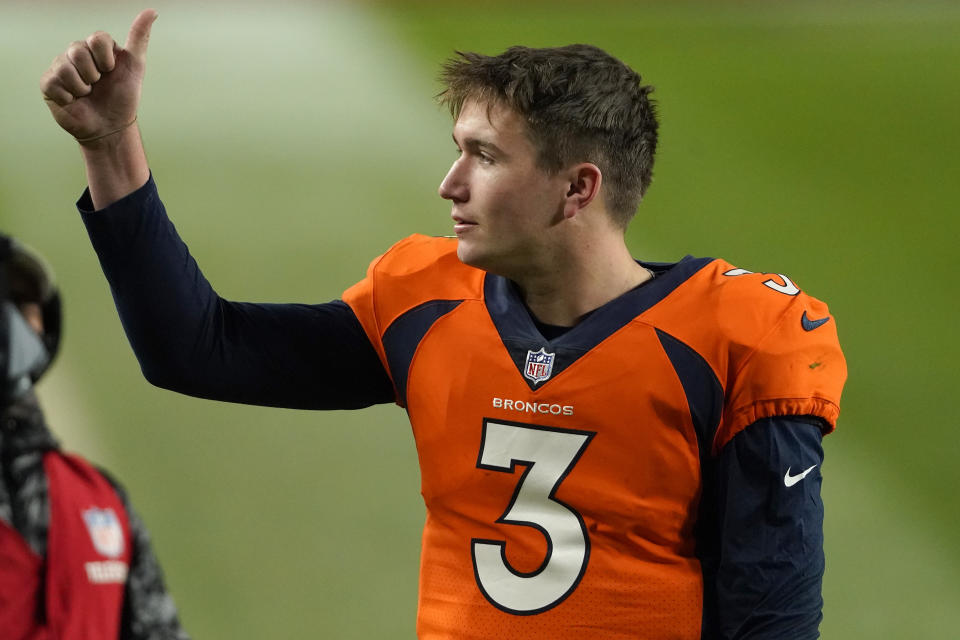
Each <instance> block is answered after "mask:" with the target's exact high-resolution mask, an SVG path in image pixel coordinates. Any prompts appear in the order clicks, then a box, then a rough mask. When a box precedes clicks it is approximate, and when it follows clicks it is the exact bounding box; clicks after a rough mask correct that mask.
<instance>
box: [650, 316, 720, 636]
mask: <svg viewBox="0 0 960 640" xmlns="http://www.w3.org/2000/svg"><path fill="white" fill-rule="evenodd" d="M656 331H657V337H658V338H660V344H661V346H663V350H664V352H665V353H666V354H667V357H668V358H669V359H670V364H672V365H673V368H674V371H676V372H677V376H678V377H679V378H680V384H681V386H683V392H684V393H685V394H686V396H687V406H688V407H689V409H690V417H691V419H692V420H693V427H694V431H696V434H697V448H698V450H699V453H700V478H701V489H700V505H699V509H698V513H697V523H696V525H695V533H694V535H695V537H696V540H697V548H696V554H697V557H698V558H699V559H700V568H701V571H702V572H703V578H704V579H703V588H704V594H703V622H702V625H703V627H702V628H703V629H704V632H705V633H704V635H703V638H711V637H713V636H712V635H710V633H707V632H708V630H712V629H714V628H715V627H716V624H715V622H714V619H715V617H716V605H717V597H716V574H717V567H718V565H719V559H720V545H719V543H718V534H717V531H718V528H719V527H718V524H717V521H718V514H717V482H716V459H715V458H714V456H713V455H712V448H713V439H714V436H715V435H716V433H717V427H718V426H719V424H720V418H721V416H722V414H723V386H722V385H721V384H720V380H719V379H717V376H716V374H715V373H714V372H713V369H712V368H710V365H709V364H708V363H707V361H706V360H704V359H703V357H702V356H701V355H700V354H699V353H697V352H696V351H694V350H693V349H692V348H691V347H690V346H688V345H687V344H686V343H684V342H681V341H680V340H678V339H676V338H674V337H673V336H671V335H670V334H668V333H666V332H664V331H661V330H660V329H657V330H656Z"/></svg>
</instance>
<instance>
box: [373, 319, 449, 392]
mask: <svg viewBox="0 0 960 640" xmlns="http://www.w3.org/2000/svg"><path fill="white" fill-rule="evenodd" d="M461 302H463V300H430V301H429V302H424V303H423V304H421V305H419V306H416V307H414V308H413V309H410V310H409V311H406V312H404V313H403V315H401V316H399V317H397V318H396V319H395V320H394V321H393V322H391V323H390V326H389V327H387V330H386V331H384V332H383V350H384V351H385V352H386V354H387V364H388V366H389V367H390V375H391V377H392V378H393V384H394V386H395V387H396V390H397V399H398V401H399V403H400V405H401V406H404V407H405V406H407V376H408V374H409V373H410V363H411V361H412V360H413V354H414V353H416V351H417V347H419V346H420V341H421V340H423V336H425V335H426V334H427V331H429V330H430V327H432V326H433V323H434V322H436V321H437V320H439V319H440V318H442V317H443V316H445V315H446V314H448V313H450V312H451V311H453V310H454V309H455V308H456V307H457V305H459V304H460V303H461Z"/></svg>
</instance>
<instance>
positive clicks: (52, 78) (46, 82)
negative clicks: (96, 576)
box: [42, 10, 846, 639]
mask: <svg viewBox="0 0 960 640" xmlns="http://www.w3.org/2000/svg"><path fill="white" fill-rule="evenodd" d="M154 18H155V13H154V12H153V11H150V10H147V11H144V12H142V13H141V14H140V15H139V16H138V17H137V18H136V19H135V21H134V23H133V25H132V27H131V30H130V34H129V36H128V39H127V42H126V45H125V46H124V47H122V48H121V47H117V46H115V45H114V43H113V41H112V40H111V39H110V37H109V36H108V35H107V34H104V33H102V32H98V33H95V34H93V35H92V36H90V37H89V38H88V39H87V40H85V41H82V42H77V43H74V44H73V45H71V47H70V48H69V49H68V51H67V52H66V53H65V54H64V55H63V56H61V57H60V58H58V59H57V60H56V61H55V62H54V64H53V66H52V67H51V69H50V70H49V71H48V72H47V74H46V75H45V76H44V79H43V81H42V89H43V93H44V95H45V97H46V98H47V100H48V105H49V106H50V109H51V112H52V113H53V116H54V118H55V119H56V121H57V122H58V123H59V124H60V125H61V126H62V127H63V128H64V129H66V131H67V132H68V133H70V134H71V135H73V136H74V137H75V138H77V139H78V140H79V142H80V146H81V150H82V153H83V156H84V159H85V162H86V167H87V175H88V180H89V192H88V193H86V194H84V196H83V198H82V199H81V201H80V203H79V207H80V209H81V211H82V213H83V216H84V221H85V223H86V224H87V227H88V231H89V233H90V237H91V239H92V241H93V245H94V247H95V248H96V250H97V253H98V254H99V256H100V260H101V264H102V265H103V269H104V272H105V273H106V275H107V278H108V280H109V281H110V285H111V287H112V289H113V293H114V297H115V299H116V302H117V306H118V310H119V312H120V315H121V318H122V320H123V323H124V326H125V329H126V331H127V334H128V337H129V339H130V341H131V344H132V345H133V348H134V350H135V352H136V353H137V356H138V358H139V359H140V362H141V365H142V367H143V369H144V372H145V374H146V375H147V377H148V379H150V380H151V381H152V382H154V383H155V384H158V385H161V386H164V387H167V388H171V389H175V390H178V391H180V392H183V393H188V394H192V395H197V396H202V397H210V398H218V399H221V400H230V401H236V402H247V403H257V404H265V405H276V406H287V407H301V408H357V407H363V406H368V405H370V404H373V403H381V402H390V401H395V402H397V403H398V404H399V405H401V406H403V407H405V408H406V410H407V412H408V414H409V417H410V422H411V425H412V427H413V432H414V436H415V438H416V441H417V448H418V452H419V457H420V467H421V477H422V493H423V496H424V500H425V502H426V507H427V521H426V524H425V527H424V534H423V551H422V558H421V574H420V604H419V617H418V633H419V635H420V637H423V638H454V637H455V638H477V639H489V638H503V637H517V638H533V637H549V638H637V637H641V638H748V637H749V638H796V639H806V638H815V637H817V636H818V624H819V620H820V617H821V613H820V612H821V604H822V601H821V596H820V588H821V579H822V573H823V551H822V503H821V501H820V482H821V477H820V467H819V465H820V463H821V461H822V455H823V454H822V449H821V445H820V441H821V436H822V434H824V433H827V432H829V431H831V430H832V429H833V428H834V426H835V421H836V418H837V415H838V411H839V409H838V403H839V397H840V391H841V388H842V385H843V381H844V379H845V377H846V366H845V363H844V359H843V355H842V353H841V351H840V348H839V345H838V343H837V336H836V330H835V323H834V322H833V320H832V318H831V316H830V315H829V312H828V310H827V308H826V306H825V305H824V304H823V303H821V302H819V301H817V300H815V299H813V298H811V297H808V296H807V295H805V294H804V293H803V292H801V291H800V290H799V289H798V288H797V287H796V286H795V285H794V284H793V282H791V281H790V280H789V279H788V278H786V277H784V276H780V275H763V274H751V273H750V272H747V271H745V270H743V269H736V268H734V267H733V266H731V265H729V264H727V263H725V262H723V261H721V260H713V259H694V258H686V259H684V260H682V261H680V262H678V263H676V264H650V263H643V262H638V261H636V260H634V259H633V258H632V257H631V256H630V253H629V251H628V250H627V247H626V245H625V243H624V234H623V232H624V229H625V228H626V225H627V222H628V221H629V218H630V217H631V215H632V214H633V212H634V210H635V208H636V207H637V205H638V203H639V200H640V197H641V195H642V194H643V192H644V190H645V189H646V187H647V186H648V185H649V182H650V175H651V169H652V164H653V153H654V149H655V145H656V131H657V124H656V119H655V117H654V112H653V107H652V105H651V103H650V101H649V98H648V94H649V92H650V89H649V87H645V86H643V85H642V84H641V81H640V77H639V76H638V75H637V74H636V73H634V72H633V71H632V70H630V69H629V68H628V67H627V66H626V65H624V64H623V63H621V62H619V61H618V60H616V59H614V58H612V57H610V56H609V55H607V54H606V53H604V52H603V51H600V50H599V49H596V48H595V47H589V46H582V45H578V46H571V47H564V48H561V49H540V50H537V49H526V48H522V47H515V48H512V49H510V50H508V51H507V52H505V53H503V54H502V55H500V56H496V57H488V56H482V55H478V54H464V55H462V56H461V57H460V58H459V59H457V60H454V61H451V62H450V63H449V64H448V66H447V67H446V68H445V71H444V79H445V81H446V83H447V90H446V92H445V93H444V94H443V98H442V99H443V101H444V102H445V103H446V104H448V105H449V106H450V108H451V110H452V113H453V115H454V119H455V124H454V129H453V138H454V141H455V143H456V145H457V147H458V149H459V150H460V156H459V157H458V159H457V160H456V161H455V162H454V163H453V166H452V167H451V168H450V170H449V172H448V173H447V176H446V177H445V178H444V180H443V182H442V183H441V185H440V195H441V196H442V197H443V198H446V199H448V200H450V201H451V202H452V205H453V206H452V218H453V221H454V231H455V232H456V239H444V238H428V237H424V236H411V237H409V238H407V239H405V240H402V241H400V242H399V243H397V244H396V245H395V246H394V247H393V248H391V249H390V250H389V251H388V252H387V253H385V254H384V255H383V256H381V257H380V258H378V259H377V260H375V261H374V262H373V263H372V264H371V265H370V269H369V271H368V273H367V277H366V278H365V279H364V280H363V281H362V282H360V283H358V284H357V285H355V286H353V287H351V288H350V289H348V290H347V291H346V292H345V293H344V295H343V300H338V301H334V302H331V303H328V304H322V305H258V304H244V303H235V302H230V301H227V300H224V299H222V298H220V297H219V296H217V294H216V293H215V292H214V291H213V289H212V288H211V287H210V285H209V284H208V283H207V281H206V280H205V279H204V278H203V277H202V275H200V272H199V269H198V267H197V266H196V263H195V262H194V261H193V259H192V258H191V257H190V255H189V254H188V252H187V250H186V247H185V246H184V244H183V243H182V242H181V241H180V239H179V238H178V236H177V234H176V232H175V231H174V229H173V227H172V225H171V223H170V222H169V220H168V219H167V218H166V214H165V212H164V209H163V206H162V204H161V203H160V201H159V198H158V196H157V191H156V186H155V184H154V182H153V179H152V177H151V175H150V171H149V167H148V165H147V160H146V157H145V155H144V153H143V148H142V145H141V141H140V136H139V133H138V130H137V128H136V126H135V118H136V110H137V104H138V100H139V95H140V86H141V82H142V79H143V72H144V63H145V56H146V48H147V41H148V37H149V33H150V27H151V24H152V22H153V20H154Z"/></svg>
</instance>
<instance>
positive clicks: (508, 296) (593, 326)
mask: <svg viewBox="0 0 960 640" xmlns="http://www.w3.org/2000/svg"><path fill="white" fill-rule="evenodd" d="M712 261H713V258H694V257H692V256H687V257H685V258H684V259H683V260H681V261H680V262H675V263H647V262H640V263H639V264H641V265H642V266H644V267H646V268H648V269H650V270H651V271H653V272H654V274H655V276H656V277H655V278H654V279H653V280H648V281H647V282H646V283H644V284H643V285H641V286H639V287H637V288H635V289H631V290H630V291H628V292H626V293H625V294H623V295H622V296H620V297H619V298H615V299H614V300H611V301H610V302H608V303H607V304H605V305H603V306H602V307H599V308H598V309H595V310H594V311H592V312H591V313H590V314H589V315H588V316H587V317H586V318H584V319H583V320H581V321H580V323H579V324H577V325H576V326H574V327H572V328H571V329H570V330H569V331H567V332H565V333H563V334H562V335H560V336H558V337H556V338H554V339H553V340H548V339H547V338H545V337H544V336H543V335H542V334H541V333H540V331H539V330H538V329H537V326H536V324H535V323H534V320H533V318H532V317H531V316H530V312H529V311H528V310H527V307H526V305H525V304H524V302H523V298H522V297H521V294H520V291H519V290H518V289H517V287H516V285H514V284H513V283H512V282H511V281H510V280H508V279H507V278H504V277H502V276H498V275H495V274H492V273H488V274H486V276H485V277H484V281H483V296H484V301H485V303H486V306H487V310H488V311H489V313H490V319H491V320H493V324H494V326H496V328H497V332H498V333H499V334H500V340H501V342H503V346H505V347H506V348H507V351H508V352H509V353H510V358H511V359H512V360H513V363H514V365H515V366H516V367H517V370H518V371H519V372H520V375H521V376H522V375H523V371H524V367H525V365H526V361H527V351H534V352H535V351H539V350H540V348H541V347H543V348H545V349H546V351H547V352H548V353H553V354H555V357H554V361H553V371H552V373H551V379H552V378H555V377H556V376H557V375H558V374H559V373H560V372H562V371H563V370H564V369H566V368H567V367H569V366H570V365H572V364H573V363H574V362H576V361H577V359H578V358H580V356H582V355H583V354H585V353H587V352H588V351H590V350H591V349H593V348H594V347H596V346H597V345H598V344H600V343H601V342H603V341H604V340H606V339H607V338H609V337H610V336H611V335H613V334H614V333H616V332H617V331H619V330H620V329H622V328H623V327H624V326H626V324H627V323H628V322H630V321H631V320H633V319H634V318H636V317H637V316H638V315H640V314H641V313H643V312H644V311H646V310H647V309H649V308H651V307H652V306H654V305H655V304H657V303H658V302H660V301H661V300H663V299H664V298H666V297H667V296H668V295H669V294H670V293H672V292H673V290H674V289H676V288H677V287H678V286H680V285H681V284H683V283H684V282H686V281H687V280H688V279H689V278H690V277H691V276H692V275H693V274H695V273H696V272H698V271H699V270H700V269H702V268H703V267H704V266H706V265H707V264H709V263H710V262H712ZM523 379H524V381H525V382H526V383H527V385H528V386H529V387H530V389H531V390H536V389H537V388H538V386H542V385H543V384H548V383H549V380H546V381H544V382H541V383H534V382H533V381H531V380H529V379H528V378H526V377H525V376H524V378H523Z"/></svg>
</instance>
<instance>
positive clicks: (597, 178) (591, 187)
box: [563, 162, 603, 218]
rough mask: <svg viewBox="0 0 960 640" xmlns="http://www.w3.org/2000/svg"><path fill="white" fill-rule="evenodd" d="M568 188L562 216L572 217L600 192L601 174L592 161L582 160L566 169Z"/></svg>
mask: <svg viewBox="0 0 960 640" xmlns="http://www.w3.org/2000/svg"><path fill="white" fill-rule="evenodd" d="M567 174H568V175H569V182H568V185H569V188H568V190H567V195H566V198H565V202H564V206H563V217H564V218H572V217H574V216H575V215H577V213H579V212H580V211H581V210H583V209H585V208H586V207H587V205H589V204H590V203H591V202H593V199H594V198H596V197H597V195H599V193H600V184H601V183H602V182H603V174H602V173H600V168H599V167H598V166H597V165H595V164H593V163H592V162H583V163H580V164H578V165H575V166H573V167H570V169H568V170H567Z"/></svg>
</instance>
